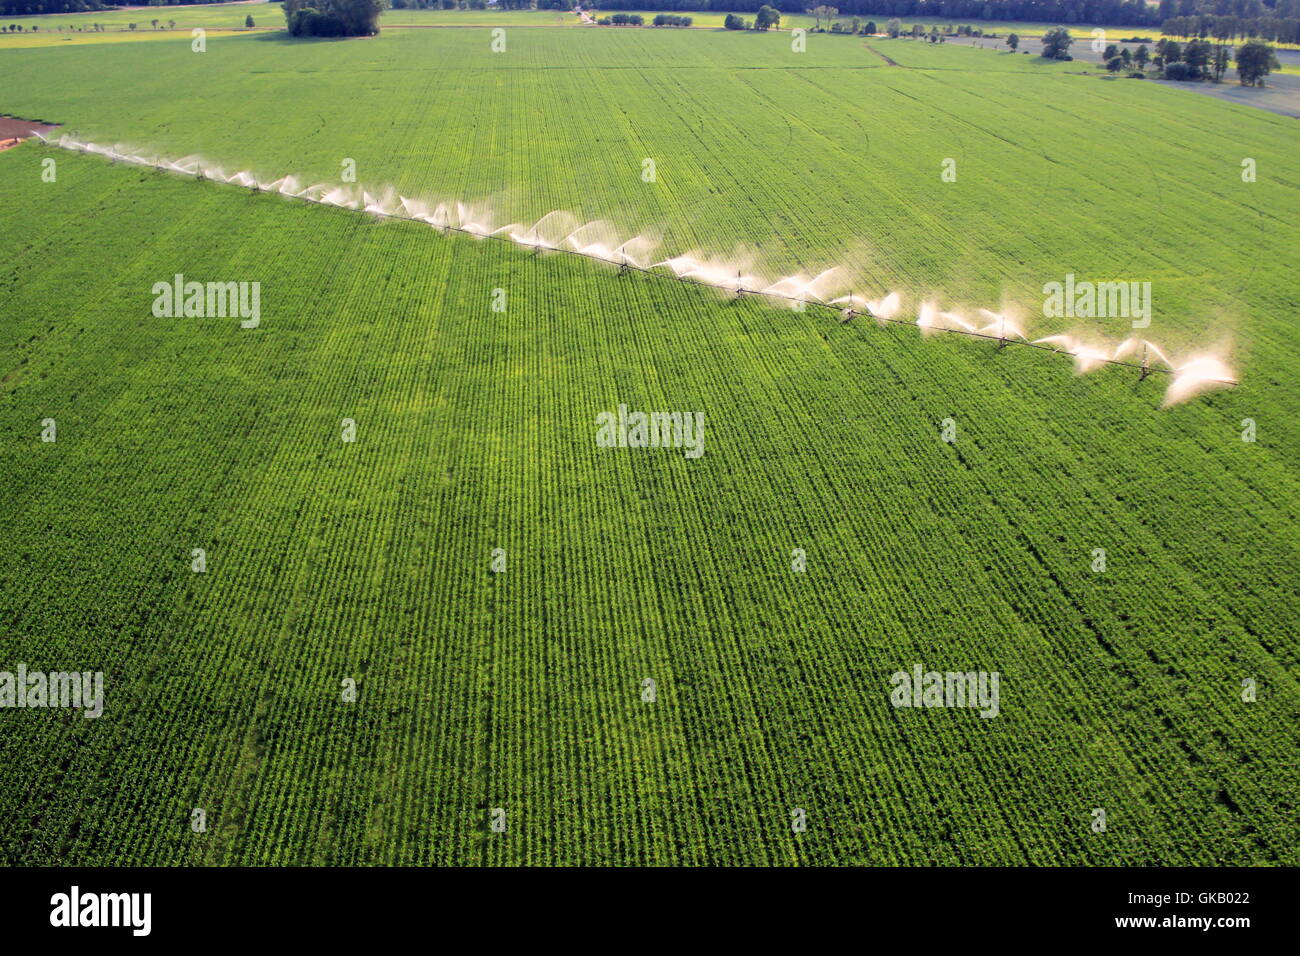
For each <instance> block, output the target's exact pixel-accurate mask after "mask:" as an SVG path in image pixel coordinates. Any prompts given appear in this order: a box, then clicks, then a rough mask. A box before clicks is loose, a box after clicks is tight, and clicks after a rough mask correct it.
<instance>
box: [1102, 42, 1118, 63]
mask: <svg viewBox="0 0 1300 956" xmlns="http://www.w3.org/2000/svg"><path fill="white" fill-rule="evenodd" d="M1117 56H1119V47H1118V46H1116V45H1115V44H1114V43H1112V44H1111V45H1110V46H1108V47H1106V52H1105V53H1103V54H1102V55H1101V62H1103V63H1109V62H1110V61H1111V60H1113V59H1115V57H1117Z"/></svg>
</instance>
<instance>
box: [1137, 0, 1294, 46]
mask: <svg viewBox="0 0 1300 956" xmlns="http://www.w3.org/2000/svg"><path fill="white" fill-rule="evenodd" d="M1288 5H1289V6H1290V4H1288ZM1295 14H1296V15H1295V16H1291V17H1239V16H1235V15H1233V14H1225V15H1222V16H1220V15H1216V14H1212V13H1208V14H1207V13H1202V14H1196V15H1194V16H1187V17H1171V18H1170V19H1168V20H1165V21H1163V22H1162V23H1161V24H1160V32H1161V33H1163V34H1165V35H1166V36H1171V37H1185V38H1187V39H1191V38H1193V37H1194V38H1196V39H1198V40H1207V39H1215V40H1224V41H1226V40H1245V39H1247V38H1250V37H1257V38H1259V39H1261V40H1275V41H1277V42H1279V43H1300V10H1297V11H1295Z"/></svg>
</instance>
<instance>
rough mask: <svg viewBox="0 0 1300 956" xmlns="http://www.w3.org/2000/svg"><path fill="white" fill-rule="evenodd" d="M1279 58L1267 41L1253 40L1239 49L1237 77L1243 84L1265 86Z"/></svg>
mask: <svg viewBox="0 0 1300 956" xmlns="http://www.w3.org/2000/svg"><path fill="white" fill-rule="evenodd" d="M1276 62H1277V58H1276V57H1275V56H1274V55H1273V48H1272V47H1271V46H1269V45H1268V44H1267V43H1261V42H1260V41H1258V40H1251V41H1249V42H1248V43H1243V44H1242V45H1241V46H1240V47H1239V48H1238V49H1237V79H1239V80H1240V81H1241V85H1242V86H1263V85H1264V77H1266V76H1268V74H1269V73H1270V72H1272V69H1273V66H1274V64H1275V63H1276Z"/></svg>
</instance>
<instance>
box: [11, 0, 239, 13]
mask: <svg viewBox="0 0 1300 956" xmlns="http://www.w3.org/2000/svg"><path fill="white" fill-rule="evenodd" d="M146 2H147V3H148V5H149V6H151V7H175V6H188V5H190V4H205V3H225V2H228V0H146ZM138 5H140V4H139V2H138V0H0V15H4V16H10V17H23V16H37V15H39V14H42V13H91V12H93V11H95V10H112V9H113V8H114V7H125V6H138Z"/></svg>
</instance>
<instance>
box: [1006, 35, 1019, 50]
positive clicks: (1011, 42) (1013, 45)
mask: <svg viewBox="0 0 1300 956" xmlns="http://www.w3.org/2000/svg"><path fill="white" fill-rule="evenodd" d="M1019 46H1020V37H1018V36H1016V35H1015V34H1014V33H1008V34H1007V48H1008V49H1010V50H1011V52H1012V53H1015V52H1016V49H1017V48H1018V47H1019Z"/></svg>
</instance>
